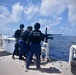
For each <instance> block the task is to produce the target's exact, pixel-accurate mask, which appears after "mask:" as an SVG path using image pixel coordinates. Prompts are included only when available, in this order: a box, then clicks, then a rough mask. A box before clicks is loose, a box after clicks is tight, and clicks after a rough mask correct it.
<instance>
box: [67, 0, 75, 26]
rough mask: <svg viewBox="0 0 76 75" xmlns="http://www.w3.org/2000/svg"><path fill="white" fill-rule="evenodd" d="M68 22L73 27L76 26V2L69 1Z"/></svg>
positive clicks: (73, 0)
mask: <svg viewBox="0 0 76 75" xmlns="http://www.w3.org/2000/svg"><path fill="white" fill-rule="evenodd" d="M67 6H68V18H69V19H68V21H69V22H70V23H71V24H72V25H76V10H75V9H76V0H69V1H68V5H67Z"/></svg>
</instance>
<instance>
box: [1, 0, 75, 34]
mask: <svg viewBox="0 0 76 75" xmlns="http://www.w3.org/2000/svg"><path fill="white" fill-rule="evenodd" d="M27 3H28V4H27V6H26V4H25V6H24V5H21V3H20V2H17V3H15V4H13V5H11V7H10V8H11V9H10V8H9V7H5V6H3V5H1V6H0V28H1V29H3V28H5V30H4V31H5V32H6V31H7V32H8V30H12V29H13V28H10V26H12V27H13V25H14V26H15V24H17V23H20V22H25V21H26V23H27V22H28V23H29V24H30V25H32V26H33V25H34V23H35V22H40V24H41V25H42V26H41V27H42V28H41V30H43V31H44V29H45V27H48V30H49V33H50V32H54V33H55V32H56V30H54V27H55V28H56V27H59V29H58V30H57V32H58V33H59V32H60V33H64V32H67V34H72V32H73V33H75V32H76V30H75V28H76V10H75V9H76V0H67V1H66V0H41V3H38V4H37V3H36V4H35V3H33V1H32V2H31V1H30V0H27ZM65 9H67V10H68V12H67V13H68V22H67V24H66V23H65V24H64V23H63V20H64V19H65V18H64V17H65V15H64V14H63V13H64V11H65ZM24 20H25V21H24ZM28 23H27V24H28ZM71 28H72V29H71ZM50 29H51V31H50ZM0 31H1V32H2V31H3V30H0Z"/></svg>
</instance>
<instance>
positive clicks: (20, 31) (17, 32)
mask: <svg viewBox="0 0 76 75" xmlns="http://www.w3.org/2000/svg"><path fill="white" fill-rule="evenodd" d="M23 28H24V24H20V28H19V29H17V30H16V31H15V33H14V37H15V39H16V43H15V49H14V51H13V55H12V58H13V59H14V55H16V54H17V55H18V54H19V45H18V40H19V37H20V35H21V33H22V32H23Z"/></svg>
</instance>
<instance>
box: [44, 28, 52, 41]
mask: <svg viewBox="0 0 76 75" xmlns="http://www.w3.org/2000/svg"><path fill="white" fill-rule="evenodd" d="M48 39H52V40H53V37H51V34H47V27H46V29H45V42H48Z"/></svg>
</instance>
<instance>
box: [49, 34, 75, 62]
mask: <svg viewBox="0 0 76 75" xmlns="http://www.w3.org/2000/svg"><path fill="white" fill-rule="evenodd" d="M48 41H49V56H50V57H52V58H55V59H57V60H62V61H67V62H68V61H69V51H70V47H71V46H72V45H76V36H63V35H62V36H54V37H53V40H48Z"/></svg>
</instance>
